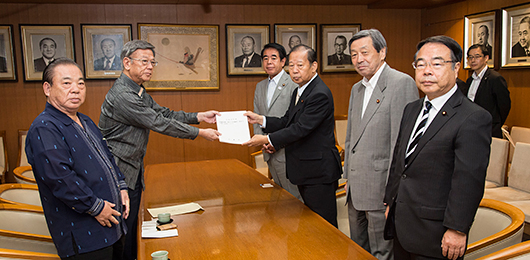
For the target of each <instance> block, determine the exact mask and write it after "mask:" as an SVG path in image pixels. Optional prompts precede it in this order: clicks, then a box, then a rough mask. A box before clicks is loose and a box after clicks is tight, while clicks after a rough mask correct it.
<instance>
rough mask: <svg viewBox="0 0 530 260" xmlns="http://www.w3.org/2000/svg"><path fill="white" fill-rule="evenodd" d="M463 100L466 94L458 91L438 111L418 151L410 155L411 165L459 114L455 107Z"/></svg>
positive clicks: (419, 144) (417, 147)
mask: <svg viewBox="0 0 530 260" xmlns="http://www.w3.org/2000/svg"><path fill="white" fill-rule="evenodd" d="M463 98H465V96H464V94H462V93H461V92H460V91H458V90H457V91H456V92H455V93H454V94H453V95H452V96H451V97H450V98H449V99H448V100H447V102H445V104H444V106H443V107H442V108H441V109H440V111H438V114H436V117H434V119H433V120H432V122H431V124H430V125H429V126H428V127H427V130H425V133H424V134H423V136H422V137H421V138H420V141H419V142H418V145H417V146H416V150H414V153H412V155H410V159H409V164H410V163H412V162H413V161H414V159H415V158H416V156H417V155H418V153H420V151H421V150H422V149H423V147H424V146H425V145H426V144H427V143H428V142H429V141H430V140H431V139H432V138H433V137H434V136H435V135H436V133H438V131H440V129H441V128H442V127H443V126H444V125H445V124H446V123H447V122H448V121H449V120H450V119H451V118H452V117H453V116H454V115H455V114H456V113H457V110H456V109H455V107H457V106H459V105H460V104H462V99H463ZM411 131H412V130H411ZM409 136H410V133H409Z"/></svg>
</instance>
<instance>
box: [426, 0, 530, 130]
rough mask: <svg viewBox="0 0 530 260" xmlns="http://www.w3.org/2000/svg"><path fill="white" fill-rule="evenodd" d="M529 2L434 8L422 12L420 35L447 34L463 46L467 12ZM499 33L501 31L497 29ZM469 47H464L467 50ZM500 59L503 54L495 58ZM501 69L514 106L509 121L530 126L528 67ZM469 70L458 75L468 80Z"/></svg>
mask: <svg viewBox="0 0 530 260" xmlns="http://www.w3.org/2000/svg"><path fill="white" fill-rule="evenodd" d="M525 2H527V0H506V1H496V0H467V1H464V2H460V3H456V4H452V5H448V6H443V7H438V8H431V9H426V10H423V11H422V15H421V16H422V19H421V25H422V29H421V34H422V38H426V37H428V36H432V35H440V34H444V35H447V36H450V37H452V38H454V39H455V40H456V41H458V42H459V43H460V44H461V45H463V43H464V40H463V38H464V16H465V15H468V14H475V13H481V12H486V11H491V10H496V9H501V8H503V7H507V6H511V5H517V4H522V3H525ZM498 33H499V34H498V36H500V32H498ZM466 51H467V50H464V53H465V52H466ZM496 58H497V59H500V55H499V56H497V57H496ZM498 72H499V73H500V74H501V75H502V76H503V77H504V78H505V79H506V81H507V83H508V89H509V90H510V97H511V99H512V109H511V111H510V114H509V116H508V118H507V119H506V124H507V125H509V126H510V127H511V126H514V125H516V126H524V127H530V117H529V116H528V111H530V110H529V109H530V104H529V102H528V100H529V99H530V86H529V85H528V82H530V71H529V70H528V68H519V69H503V68H501V69H499V70H498ZM468 74H469V72H468V71H467V70H461V72H460V74H459V78H461V79H462V80H464V81H465V80H466V79H467V77H468Z"/></svg>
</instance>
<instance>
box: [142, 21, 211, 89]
mask: <svg viewBox="0 0 530 260" xmlns="http://www.w3.org/2000/svg"><path fill="white" fill-rule="evenodd" d="M138 38H140V39H141V40H145V41H148V42H150V43H151V44H153V45H154V46H155V54H156V55H155V59H156V61H157V62H158V66H156V67H155V69H154V71H153V76H152V78H151V80H150V81H149V82H145V83H144V86H145V88H146V89H147V90H211V89H219V26H218V25H171V24H138Z"/></svg>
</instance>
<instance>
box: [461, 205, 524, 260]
mask: <svg viewBox="0 0 530 260" xmlns="http://www.w3.org/2000/svg"><path fill="white" fill-rule="evenodd" d="M523 226H524V214H523V212H522V211H521V210H519V209H518V208H516V207H514V206H512V205H509V204H507V203H504V202H501V201H496V200H489V199H483V200H482V201H481V202H480V207H479V208H478V210H477V214H476V216H475V221H474V222H473V225H472V226H471V230H470V231H469V235H468V246H467V251H466V254H465V255H464V259H465V260H471V259H477V258H479V257H482V256H485V255H487V254H491V253H493V252H496V251H499V250H501V249H504V248H506V247H509V246H512V245H515V244H517V243H520V242H521V241H522V239H523Z"/></svg>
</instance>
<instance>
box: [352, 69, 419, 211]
mask: <svg viewBox="0 0 530 260" xmlns="http://www.w3.org/2000/svg"><path fill="white" fill-rule="evenodd" d="M380 69H381V70H382V72H381V76H380V77H379V80H378V81H377V85H376V86H375V88H374V91H373V93H372V96H371V97H370V101H369V102H368V105H367V106H366V111H365V112H364V116H363V117H362V119H361V113H362V107H363V100H364V90H365V87H364V85H362V83H361V82H357V83H356V84H355V85H353V88H352V90H351V95H350V105H349V110H348V131H347V132H346V133H347V134H346V145H345V147H344V149H345V151H346V154H345V156H344V177H343V178H345V179H348V192H347V193H348V196H350V195H351V201H352V203H353V205H354V207H355V208H356V209H357V210H381V209H384V208H385V206H384V204H383V196H384V192H385V185H386V180H387V179H388V169H389V166H390V162H391V161H392V151H393V148H394V144H395V143H396V139H397V136H398V132H399V123H400V122H401V116H402V114H403V109H404V108H405V105H407V103H409V102H411V101H413V100H416V99H418V88H417V87H416V83H415V82H414V80H413V79H412V78H411V77H410V76H409V75H407V74H405V73H402V72H399V71H397V70H395V69H392V68H390V66H388V65H383V67H381V68H380Z"/></svg>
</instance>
